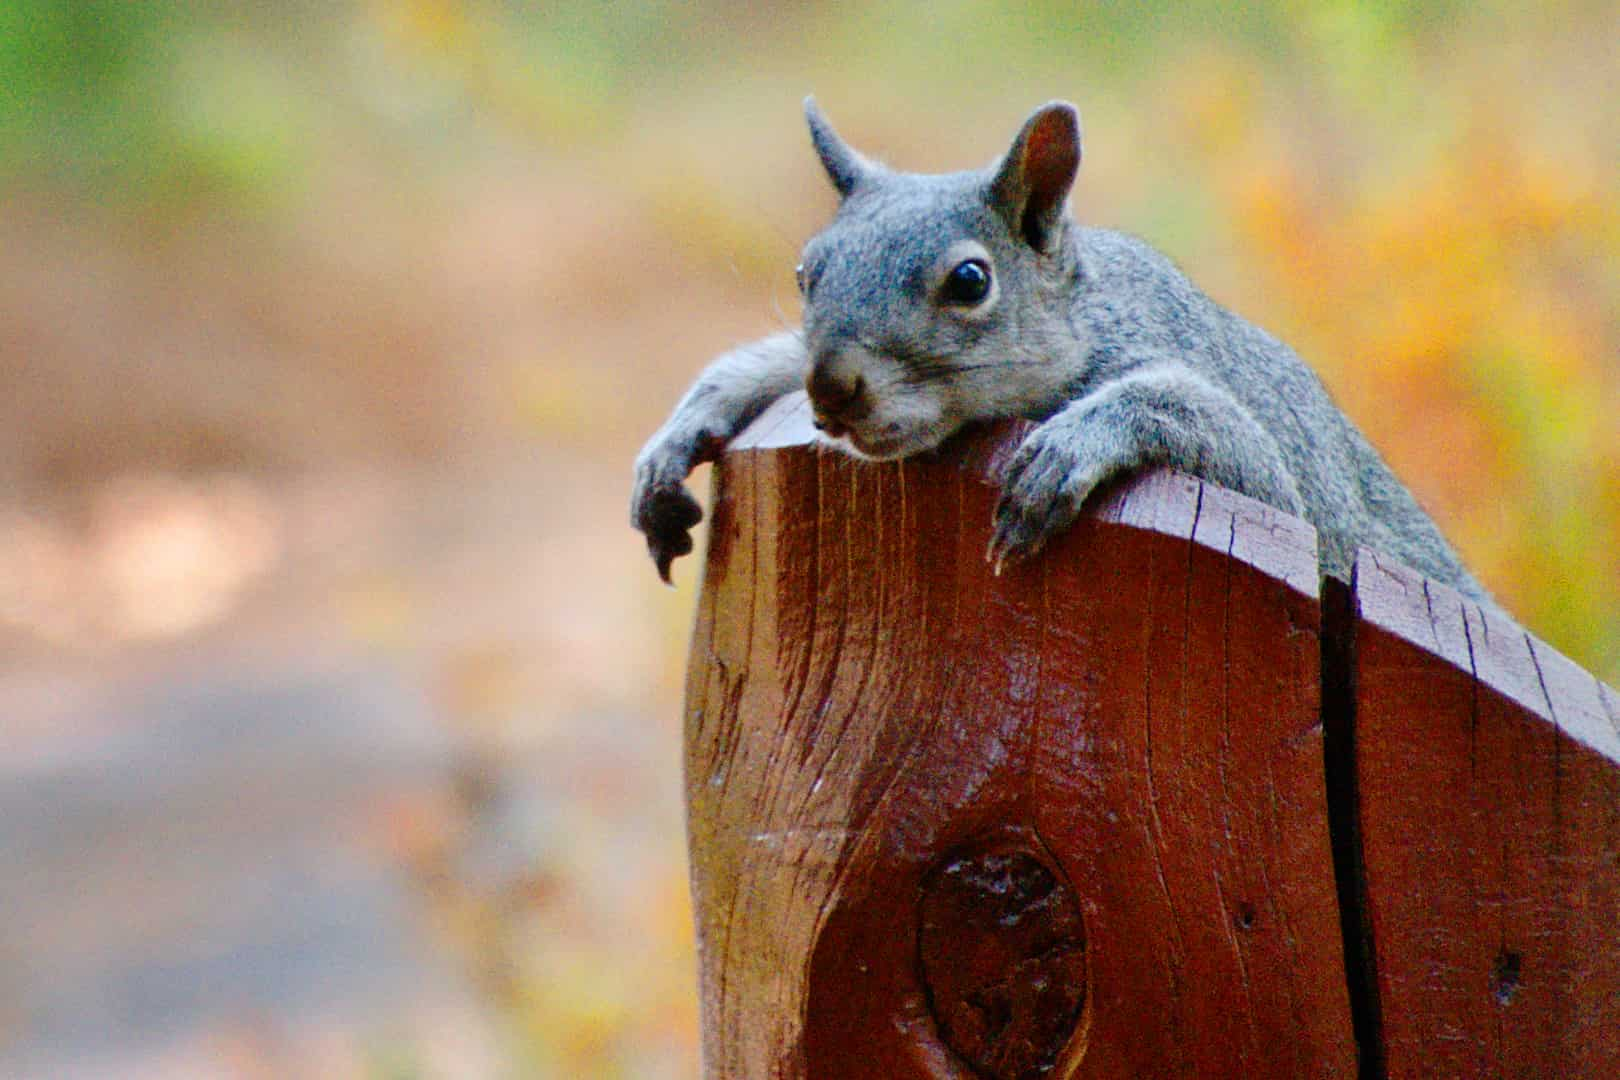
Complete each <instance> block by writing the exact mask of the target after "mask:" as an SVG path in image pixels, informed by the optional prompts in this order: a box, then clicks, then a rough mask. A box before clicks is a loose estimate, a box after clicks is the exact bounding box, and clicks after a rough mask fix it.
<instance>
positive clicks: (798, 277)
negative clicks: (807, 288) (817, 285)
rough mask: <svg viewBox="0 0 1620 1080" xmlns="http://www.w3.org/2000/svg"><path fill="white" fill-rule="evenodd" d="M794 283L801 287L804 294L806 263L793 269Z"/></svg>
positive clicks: (800, 290)
mask: <svg viewBox="0 0 1620 1080" xmlns="http://www.w3.org/2000/svg"><path fill="white" fill-rule="evenodd" d="M793 283H794V284H795V285H797V286H798V287H799V292H800V293H803V292H804V263H800V264H799V265H798V266H795V267H794V268H793Z"/></svg>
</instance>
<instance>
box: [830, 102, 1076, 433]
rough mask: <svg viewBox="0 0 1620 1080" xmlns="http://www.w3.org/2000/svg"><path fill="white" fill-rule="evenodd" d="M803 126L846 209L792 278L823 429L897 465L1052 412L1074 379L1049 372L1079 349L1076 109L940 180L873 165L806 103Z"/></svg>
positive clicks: (1033, 120)
mask: <svg viewBox="0 0 1620 1080" xmlns="http://www.w3.org/2000/svg"><path fill="white" fill-rule="evenodd" d="M805 115H806V118H807V119H808V120H809V122H810V137H811V140H812V141H813V142H814V143H815V147H816V152H817V153H818V154H819V155H820V157H821V162H822V164H823V165H824V166H825V167H826V170H827V175H828V176H829V177H830V178H831V180H832V183H833V186H834V187H835V188H837V189H838V193H839V196H840V198H841V200H842V201H841V202H840V204H839V208H838V213H837V215H836V216H835V217H834V219H833V221H832V223H831V224H829V225H828V226H827V227H826V228H825V229H823V230H822V231H821V232H820V233H818V234H817V235H816V236H815V237H813V238H812V239H811V240H810V242H809V243H808V244H806V245H805V248H804V254H803V259H802V261H801V263H800V265H799V270H798V279H799V289H800V291H801V292H802V293H803V294H804V304H805V310H804V333H805V345H806V347H807V350H808V352H809V355H810V361H811V367H810V375H809V378H808V380H807V388H808V390H809V393H810V399H811V402H812V404H813V405H814V407H815V412H816V418H817V424H818V426H819V427H821V428H822V430H823V431H824V432H825V433H826V434H828V435H830V436H833V437H843V438H846V439H847V441H848V443H849V445H850V446H851V447H852V448H853V449H854V450H855V451H856V452H857V453H859V454H862V455H863V456H867V457H873V458H897V457H904V456H906V455H908V454H913V453H916V452H918V451H921V450H926V449H929V448H931V447H933V446H936V445H938V444H939V443H940V442H941V441H942V440H944V439H945V438H947V437H948V436H950V435H951V434H952V433H954V432H955V431H956V430H957V429H958V428H960V427H961V426H962V425H963V424H964V423H967V422H969V421H972V420H979V419H988V418H991V417H999V416H1013V415H1021V414H1025V413H1028V412H1030V411H1032V410H1035V409H1038V408H1039V407H1040V404H1041V403H1042V402H1045V401H1047V400H1049V398H1050V396H1051V394H1052V391H1053V388H1054V382H1055V381H1056V380H1060V379H1063V378H1065V377H1067V376H1068V375H1071V374H1072V372H1065V371H1064V370H1063V369H1062V365H1061V364H1059V363H1057V362H1056V360H1055V358H1056V357H1058V356H1060V355H1061V354H1062V353H1064V352H1071V351H1072V350H1073V348H1074V341H1073V331H1072V329H1071V328H1070V325H1069V319H1068V313H1069V309H1070V304H1071V299H1072V294H1073V290H1074V288H1075V285H1076V277H1077V275H1078V273H1079V264H1078V255H1077V251H1076V246H1075V244H1074V242H1073V239H1072V237H1071V235H1070V233H1071V225H1070V222H1069V220H1068V216H1067V211H1066V204H1067V201H1068V197H1069V189H1070V187H1071V186H1072V185H1073V184H1074V178H1075V173H1076V172H1077V171H1078V169H1079V166H1080V123H1079V116H1078V115H1077V113H1076V112H1075V109H1074V106H1072V105H1070V104H1068V103H1067V102H1061V101H1059V102H1052V103H1051V104H1048V105H1043V106H1042V107H1041V108H1039V109H1037V110H1036V111H1035V112H1034V114H1032V115H1031V116H1030V118H1029V119H1028V120H1027V121H1025V123H1024V126H1023V129H1022V130H1021V131H1019V133H1018V136H1017V137H1016V138H1015V139H1014V140H1013V143H1012V147H1011V148H1010V149H1009V150H1008V151H1007V153H1006V154H1005V155H1003V156H1002V158H1001V159H1000V160H999V161H997V162H996V163H995V164H993V165H991V166H990V167H989V168H987V169H983V170H980V171H976V172H964V173H951V174H947V175H942V176H929V175H917V174H912V173H901V172H895V171H891V170H889V169H887V168H885V167H883V166H882V165H879V164H877V163H876V162H873V161H871V160H869V159H867V158H865V157H863V156H862V155H861V154H859V153H857V152H856V151H854V150H852V149H851V148H850V147H849V146H847V145H846V144H845V143H844V142H843V141H842V140H841V139H839V137H838V135H837V133H836V132H834V131H833V129H832V127H831V126H830V125H829V124H828V123H827V121H826V120H825V119H824V118H823V117H822V115H821V113H820V111H819V110H818V109H817V108H816V105H815V102H814V101H813V100H811V99H806V100H805Z"/></svg>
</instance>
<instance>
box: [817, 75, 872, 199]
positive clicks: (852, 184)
mask: <svg viewBox="0 0 1620 1080" xmlns="http://www.w3.org/2000/svg"><path fill="white" fill-rule="evenodd" d="M804 118H805V120H806V121H807V122H808V123H809V124H810V141H811V142H812V143H814V144H815V146H816V153H817V154H818V155H819V156H820V157H821V164H822V165H823V166H824V167H825V168H826V170H827V175H828V176H829V177H831V178H832V182H833V187H835V188H837V189H838V194H839V195H840V196H842V197H844V198H848V197H849V193H850V192H852V191H854V190H855V188H856V187H857V186H858V185H859V184H860V182H861V180H862V178H863V177H865V176H866V174H867V173H868V172H870V171H871V165H870V164H868V162H867V161H866V159H865V158H863V157H861V155H860V154H857V153H856V152H855V151H854V150H851V149H850V148H849V146H848V145H847V144H845V142H844V140H843V139H840V138H839V137H838V132H836V131H834V130H833V129H832V125H831V124H829V123H827V118H826V117H825V116H822V115H821V110H820V109H818V108H816V99H815V98H813V97H807V98H805V99H804Z"/></svg>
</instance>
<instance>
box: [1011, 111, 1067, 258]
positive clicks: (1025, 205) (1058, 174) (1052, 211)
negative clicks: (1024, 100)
mask: <svg viewBox="0 0 1620 1080" xmlns="http://www.w3.org/2000/svg"><path fill="white" fill-rule="evenodd" d="M1079 171H1080V114H1079V113H1078V112H1077V111H1076V110H1075V107H1074V106H1073V105H1070V104H1069V103H1068V102H1067V101H1053V102H1049V103H1048V104H1045V105H1042V106H1041V107H1040V108H1039V109H1036V110H1035V112H1034V114H1033V115H1032V116H1030V118H1029V119H1028V120H1026V121H1024V128H1023V130H1022V131H1020V132H1019V133H1018V137H1017V138H1015V139H1014V140H1013V144H1012V148H1011V149H1010V150H1008V151H1007V156H1006V157H1004V158H1002V159H1001V164H1000V165H999V166H997V168H996V177H995V179H994V180H992V181H991V182H990V203H991V205H992V206H993V207H994V208H995V209H996V211H997V212H998V213H1000V214H1001V216H1002V217H1003V218H1005V219H1006V221H1007V226H1008V227H1009V228H1010V229H1012V230H1013V232H1015V233H1017V234H1018V235H1020V236H1022V237H1023V238H1024V240H1025V241H1026V242H1027V243H1028V244H1029V245H1030V247H1033V248H1034V249H1035V250H1037V251H1048V250H1050V245H1051V243H1052V240H1053V238H1054V237H1055V236H1056V235H1057V233H1058V229H1059V226H1061V225H1062V223H1063V207H1064V204H1065V203H1067V202H1068V199H1069V189H1070V188H1071V187H1073V186H1074V177H1075V174H1076V173H1078V172H1079Z"/></svg>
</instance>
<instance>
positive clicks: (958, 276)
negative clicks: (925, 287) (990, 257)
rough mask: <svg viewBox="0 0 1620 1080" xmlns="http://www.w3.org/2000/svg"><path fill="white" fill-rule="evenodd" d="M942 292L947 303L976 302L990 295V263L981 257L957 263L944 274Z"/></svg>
mask: <svg viewBox="0 0 1620 1080" xmlns="http://www.w3.org/2000/svg"><path fill="white" fill-rule="evenodd" d="M942 294H943V295H944V297H945V302H946V303H948V304H977V303H978V302H979V301H981V300H983V299H984V298H985V297H986V296H989V295H990V264H989V263H987V262H985V261H984V260H983V259H968V260H967V261H966V262H959V263H957V264H956V266H955V267H954V268H952V270H951V272H950V273H949V274H946V275H945V286H944V288H943V290H942Z"/></svg>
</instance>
